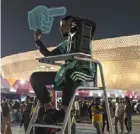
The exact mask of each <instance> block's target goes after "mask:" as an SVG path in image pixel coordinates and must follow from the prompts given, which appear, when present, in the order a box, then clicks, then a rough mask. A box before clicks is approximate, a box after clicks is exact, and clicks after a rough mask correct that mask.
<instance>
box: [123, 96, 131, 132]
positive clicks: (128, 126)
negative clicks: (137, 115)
mask: <svg viewBox="0 0 140 134" xmlns="http://www.w3.org/2000/svg"><path fill="white" fill-rule="evenodd" d="M124 114H125V116H124V117H125V126H126V129H127V131H128V133H129V134H131V131H132V106H131V102H130V99H129V97H125V113H124Z"/></svg>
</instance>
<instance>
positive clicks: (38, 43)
mask: <svg viewBox="0 0 140 134" xmlns="http://www.w3.org/2000/svg"><path fill="white" fill-rule="evenodd" d="M34 38H35V43H36V46H37V48H38V49H39V51H40V53H41V54H43V55H44V56H53V55H58V54H61V52H60V50H59V49H57V48H56V49H54V50H52V51H49V50H48V49H47V48H46V47H45V45H44V44H43V43H42V41H41V40H40V38H41V32H40V31H36V32H35V33H34Z"/></svg>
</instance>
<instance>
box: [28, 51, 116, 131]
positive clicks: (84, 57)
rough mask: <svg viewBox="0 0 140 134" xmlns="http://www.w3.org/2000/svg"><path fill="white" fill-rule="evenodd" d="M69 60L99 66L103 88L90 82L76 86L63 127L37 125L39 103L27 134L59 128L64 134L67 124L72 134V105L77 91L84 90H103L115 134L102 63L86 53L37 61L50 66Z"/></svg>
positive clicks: (110, 122) (111, 126)
mask: <svg viewBox="0 0 140 134" xmlns="http://www.w3.org/2000/svg"><path fill="white" fill-rule="evenodd" d="M68 59H76V60H83V61H91V62H93V63H96V64H97V65H98V66H99V70H100V75H101V82H102V87H94V86H93V85H91V84H92V83H89V82H81V85H79V86H76V87H75V93H74V95H73V97H72V98H71V101H70V103H69V106H68V108H67V110H66V114H65V118H64V121H63V123H62V125H61V126H58V125H45V124H37V123H35V121H36V118H35V117H36V116H37V113H38V109H39V102H38V103H37V106H36V109H35V112H34V113H33V115H32V118H31V120H30V123H29V126H28V129H27V132H26V134H30V131H31V129H32V127H45V128H59V129H61V131H60V134H64V133H65V129H66V126H67V124H68V134H71V117H70V113H71V109H72V105H73V102H74V99H75V95H76V91H77V90H82V89H86V90H103V92H104V98H105V105H106V110H107V116H108V121H109V128H110V134H114V130H113V123H112V119H111V115H110V108H109V104H108V97H107V92H106V87H105V81H104V74H103V68H102V65H101V63H100V62H99V61H98V60H94V59H92V57H91V55H88V54H84V53H71V54H63V55H57V56H49V57H43V58H39V59H37V60H39V62H42V63H49V64H50V62H53V64H54V61H64V60H68ZM55 65H57V63H55ZM59 65H60V63H59ZM93 83H94V82H93ZM88 85H90V86H89V87H88Z"/></svg>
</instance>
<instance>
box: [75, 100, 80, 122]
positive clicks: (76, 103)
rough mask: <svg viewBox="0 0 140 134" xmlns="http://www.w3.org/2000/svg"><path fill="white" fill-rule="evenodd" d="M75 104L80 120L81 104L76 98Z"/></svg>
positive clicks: (77, 116)
mask: <svg viewBox="0 0 140 134" xmlns="http://www.w3.org/2000/svg"><path fill="white" fill-rule="evenodd" d="M74 105H75V110H76V119H77V120H78V121H79V120H80V105H79V101H78V100H76V101H75V103H74Z"/></svg>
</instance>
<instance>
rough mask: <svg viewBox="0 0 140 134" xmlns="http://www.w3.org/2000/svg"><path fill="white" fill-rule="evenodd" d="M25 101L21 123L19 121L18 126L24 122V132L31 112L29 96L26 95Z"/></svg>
mask: <svg viewBox="0 0 140 134" xmlns="http://www.w3.org/2000/svg"><path fill="white" fill-rule="evenodd" d="M26 103H27V104H26V106H25V110H24V112H23V115H22V119H21V123H20V127H22V125H23V124H24V130H25V132H26V131H27V128H28V125H29V122H30V118H31V112H32V103H31V98H30V97H29V96H27V98H26Z"/></svg>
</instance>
